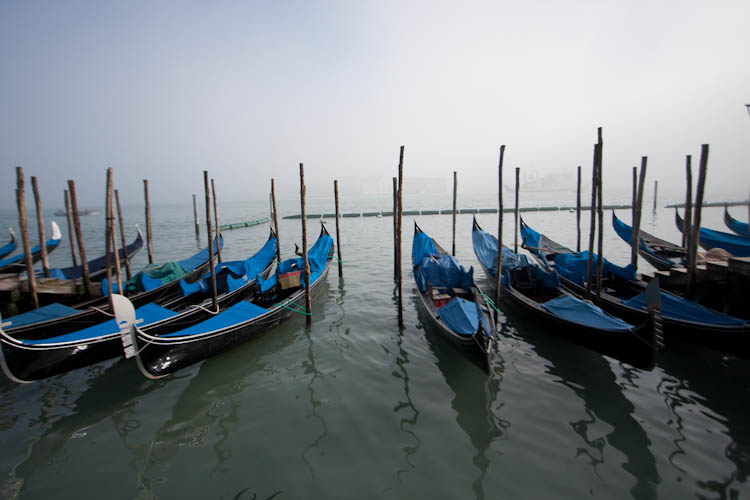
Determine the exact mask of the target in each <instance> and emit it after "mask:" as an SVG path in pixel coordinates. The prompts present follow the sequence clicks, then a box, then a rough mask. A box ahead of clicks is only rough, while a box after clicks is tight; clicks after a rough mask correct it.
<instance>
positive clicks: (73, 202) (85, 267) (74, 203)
mask: <svg viewBox="0 0 750 500" xmlns="http://www.w3.org/2000/svg"><path fill="white" fill-rule="evenodd" d="M68 191H70V206H71V208H72V210H73V227H74V228H75V230H76V242H77V243H78V256H79V257H80V258H81V277H82V279H83V286H84V288H85V289H86V295H90V294H91V290H90V286H91V278H90V277H89V262H88V261H87V260H86V249H85V248H84V247H83V232H82V231H81V217H80V215H79V214H78V197H77V196H76V184H75V182H73V181H72V180H68Z"/></svg>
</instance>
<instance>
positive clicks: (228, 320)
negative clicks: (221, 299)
mask: <svg viewBox="0 0 750 500" xmlns="http://www.w3.org/2000/svg"><path fill="white" fill-rule="evenodd" d="M266 311H268V309H264V308H262V307H260V306H258V305H255V304H253V303H252V302H247V301H245V300H243V301H240V302H238V303H237V304H235V305H233V306H232V307H230V308H229V309H226V310H224V311H223V312H220V313H219V314H217V315H216V316H214V317H213V318H210V319H207V320H206V321H202V322H200V323H198V324H197V325H193V326H191V327H188V328H185V329H184V330H179V331H176V332H170V333H167V334H165V335H163V336H164V337H184V336H188V335H201V334H204V333H208V332H214V331H216V330H221V329H222V328H226V327H229V326H232V325H236V324H239V323H244V322H245V321H248V320H250V319H252V318H255V317H256V316H260V315H261V314H263V313H265V312H266Z"/></svg>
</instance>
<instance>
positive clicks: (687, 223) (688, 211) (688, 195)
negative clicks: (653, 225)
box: [675, 155, 693, 260]
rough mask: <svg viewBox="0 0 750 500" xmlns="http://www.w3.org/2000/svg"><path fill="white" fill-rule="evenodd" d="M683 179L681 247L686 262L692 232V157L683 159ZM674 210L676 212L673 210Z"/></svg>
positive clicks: (688, 156)
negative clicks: (686, 252)
mask: <svg viewBox="0 0 750 500" xmlns="http://www.w3.org/2000/svg"><path fill="white" fill-rule="evenodd" d="M685 179H686V182H687V186H686V189H685V212H684V213H683V217H682V246H683V247H686V248H687V249H688V260H689V258H690V257H689V256H690V241H691V238H690V234H691V233H692V231H693V167H692V157H691V156H690V155H687V156H686V157H685ZM675 210H677V209H676V208H675Z"/></svg>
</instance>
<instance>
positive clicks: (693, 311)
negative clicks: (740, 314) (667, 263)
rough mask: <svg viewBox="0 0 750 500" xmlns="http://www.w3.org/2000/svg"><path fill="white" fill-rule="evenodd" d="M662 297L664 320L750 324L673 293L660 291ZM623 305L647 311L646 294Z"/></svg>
mask: <svg viewBox="0 0 750 500" xmlns="http://www.w3.org/2000/svg"><path fill="white" fill-rule="evenodd" d="M660 295H661V308H662V309H661V314H662V316H663V317H664V318H670V319H679V320H685V321H693V322H696V323H707V324H711V325H745V324H750V323H749V322H747V321H745V320H742V319H739V318H735V317H733V316H727V315H726V314H721V313H720V312H717V311H713V310H711V309H708V308H706V307H703V306H702V305H700V304H696V303H695V302H691V301H689V300H687V299H685V298H683V297H679V296H677V295H675V294H673V293H669V292H665V291H663V290H662V291H660ZM622 303H623V304H624V305H626V306H630V307H634V308H636V309H641V310H644V311H645V310H646V309H647V307H646V292H642V293H639V294H638V295H636V296H635V297H633V298H631V299H628V300H623V301H622Z"/></svg>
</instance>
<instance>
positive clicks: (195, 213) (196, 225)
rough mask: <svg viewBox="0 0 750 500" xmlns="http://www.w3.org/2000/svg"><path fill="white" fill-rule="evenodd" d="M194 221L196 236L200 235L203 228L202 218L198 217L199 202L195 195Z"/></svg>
mask: <svg viewBox="0 0 750 500" xmlns="http://www.w3.org/2000/svg"><path fill="white" fill-rule="evenodd" d="M193 221H194V222H195V236H197V237H200V234H201V229H200V220H199V219H198V203H197V202H196V200H195V195H193Z"/></svg>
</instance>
